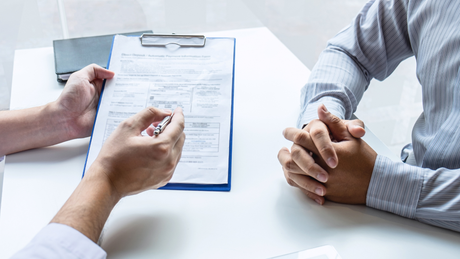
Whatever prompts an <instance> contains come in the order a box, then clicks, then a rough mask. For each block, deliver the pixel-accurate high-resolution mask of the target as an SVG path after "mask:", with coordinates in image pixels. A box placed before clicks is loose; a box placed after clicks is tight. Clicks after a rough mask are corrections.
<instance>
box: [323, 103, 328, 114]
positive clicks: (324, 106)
mask: <svg viewBox="0 0 460 259" xmlns="http://www.w3.org/2000/svg"><path fill="white" fill-rule="evenodd" d="M323 111H325V112H328V110H327V108H326V105H324V104H323Z"/></svg>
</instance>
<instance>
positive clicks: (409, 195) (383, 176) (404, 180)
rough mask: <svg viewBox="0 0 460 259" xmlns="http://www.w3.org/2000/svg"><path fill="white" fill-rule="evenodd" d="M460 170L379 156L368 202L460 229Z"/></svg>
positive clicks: (453, 228)
mask: <svg viewBox="0 0 460 259" xmlns="http://www.w3.org/2000/svg"><path fill="white" fill-rule="evenodd" d="M459 193H460V170H459V169H456V170H449V169H446V168H439V169H437V170H431V169H426V168H421V167H417V166H411V165H407V164H404V163H402V162H394V161H392V160H390V159H389V158H386V157H383V156H380V155H379V156H377V159H376V162H375V165H374V171H373V173H372V178H371V181H370V183H369V189H368V191H367V200H366V205H367V206H369V207H372V208H376V209H379V210H384V211H388V212H392V213H395V214H398V215H400V216H403V217H407V218H411V219H416V220H418V221H420V222H424V223H427V224H430V225H435V226H438V227H442V228H447V229H451V230H454V231H459V232H460V217H459V216H458V215H460V195H458V194H459Z"/></svg>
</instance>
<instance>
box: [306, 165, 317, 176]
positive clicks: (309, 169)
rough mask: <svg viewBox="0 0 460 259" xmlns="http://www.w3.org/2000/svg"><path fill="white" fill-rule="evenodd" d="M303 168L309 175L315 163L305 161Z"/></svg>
mask: <svg viewBox="0 0 460 259" xmlns="http://www.w3.org/2000/svg"><path fill="white" fill-rule="evenodd" d="M305 168H306V170H307V171H306V173H307V174H308V175H311V174H312V172H313V171H314V170H315V163H306V165H305Z"/></svg>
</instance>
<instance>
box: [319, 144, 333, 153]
mask: <svg viewBox="0 0 460 259" xmlns="http://www.w3.org/2000/svg"><path fill="white" fill-rule="evenodd" d="M318 152H319V153H320V154H329V153H332V147H331V146H329V145H323V146H321V147H320V148H319V149H318Z"/></svg>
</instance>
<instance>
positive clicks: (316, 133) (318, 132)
mask: <svg viewBox="0 0 460 259" xmlns="http://www.w3.org/2000/svg"><path fill="white" fill-rule="evenodd" d="M310 134H311V137H312V138H314V139H319V138H322V137H324V136H325V135H326V133H325V131H324V130H322V129H320V128H313V129H311V131H310Z"/></svg>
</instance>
